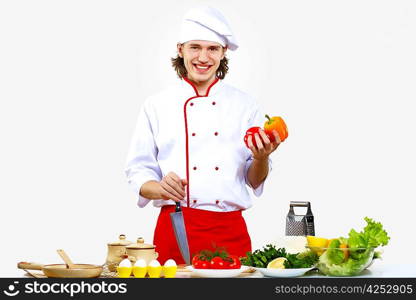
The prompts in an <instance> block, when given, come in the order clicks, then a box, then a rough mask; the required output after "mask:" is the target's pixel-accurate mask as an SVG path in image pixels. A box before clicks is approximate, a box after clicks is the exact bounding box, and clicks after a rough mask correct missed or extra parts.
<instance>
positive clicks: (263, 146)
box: [247, 128, 280, 160]
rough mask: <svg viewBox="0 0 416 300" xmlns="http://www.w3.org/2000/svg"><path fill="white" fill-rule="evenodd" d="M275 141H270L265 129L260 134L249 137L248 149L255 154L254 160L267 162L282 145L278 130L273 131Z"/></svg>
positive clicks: (260, 130) (259, 131)
mask: <svg viewBox="0 0 416 300" xmlns="http://www.w3.org/2000/svg"><path fill="white" fill-rule="evenodd" d="M272 133H273V137H274V141H273V142H272V141H270V139H269V137H268V136H267V134H266V133H265V132H264V130H263V129H261V128H260V129H259V130H258V132H256V133H254V134H250V135H248V137H247V145H248V148H249V149H250V150H251V152H252V153H253V158H254V159H257V160H265V159H267V158H268V157H269V155H270V154H271V153H272V152H273V151H274V150H276V149H277V147H278V146H279V145H280V137H279V134H278V132H277V131H276V130H273V131H272ZM253 138H254V140H253Z"/></svg>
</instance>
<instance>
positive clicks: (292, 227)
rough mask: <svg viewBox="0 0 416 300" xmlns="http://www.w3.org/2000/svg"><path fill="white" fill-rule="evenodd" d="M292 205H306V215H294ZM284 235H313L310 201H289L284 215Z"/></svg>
mask: <svg viewBox="0 0 416 300" xmlns="http://www.w3.org/2000/svg"><path fill="white" fill-rule="evenodd" d="M294 207H307V208H308V210H307V212H306V215H295V211H294V210H293V208H294ZM286 235H315V225H314V222H313V214H312V210H311V203H310V202H307V201H290V209H289V212H288V214H287V216H286Z"/></svg>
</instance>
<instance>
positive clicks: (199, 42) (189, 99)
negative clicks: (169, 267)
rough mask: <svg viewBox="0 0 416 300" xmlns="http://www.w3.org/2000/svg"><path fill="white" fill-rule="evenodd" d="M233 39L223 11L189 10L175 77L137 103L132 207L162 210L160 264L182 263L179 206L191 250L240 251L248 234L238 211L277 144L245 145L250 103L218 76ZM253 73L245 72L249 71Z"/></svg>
mask: <svg viewBox="0 0 416 300" xmlns="http://www.w3.org/2000/svg"><path fill="white" fill-rule="evenodd" d="M237 48H238V43H237V41H236V38H235V36H234V34H233V33H232V31H231V28H230V26H229V24H228V22H227V21H226V19H225V18H224V16H223V15H222V14H221V13H220V12H219V11H218V10H216V9H214V8H211V7H197V8H193V9H191V10H189V11H188V12H187V13H186V14H185V16H184V18H183V21H182V27H181V35H180V39H179V41H178V44H177V53H178V54H177V57H176V58H173V59H172V64H173V67H174V69H175V70H176V72H177V74H178V76H179V78H180V80H178V82H177V84H175V85H173V86H171V87H168V88H166V89H164V90H162V91H160V92H159V93H157V94H156V95H153V96H150V97H148V98H147V99H146V100H145V101H144V104H143V105H142V107H141V110H140V113H139V116H138V121H137V125H136V128H135V131H134V134H133V138H132V142H131V146H130V149H129V152H128V158H127V166H126V175H127V178H128V182H129V184H130V185H131V186H132V187H133V189H134V191H135V193H136V195H137V196H138V206H139V207H145V206H146V205H148V204H149V203H151V204H153V206H155V207H157V208H159V209H160V214H159V217H158V220H157V225H156V228H155V232H154V240H153V243H154V244H155V245H156V248H157V252H158V253H159V258H158V259H159V261H160V262H161V263H162V264H163V263H164V261H166V260H167V259H169V258H173V259H174V260H175V261H176V262H178V263H184V260H183V258H182V256H181V254H180V251H179V248H178V245H177V242H176V239H175V236H174V231H173V228H172V224H171V219H170V216H169V214H170V213H171V212H174V210H175V202H178V201H179V202H181V206H182V211H183V216H184V222H185V226H186V232H187V238H188V242H189V248H190V254H191V257H192V255H194V254H196V253H197V252H199V251H200V250H203V249H213V248H215V247H219V248H223V249H225V250H226V251H227V252H228V253H229V254H233V255H237V256H245V255H246V252H247V251H251V240H250V236H249V234H248V231H247V226H246V223H245V221H244V218H243V216H242V211H244V210H246V209H248V208H249V207H251V206H252V199H251V197H250V194H249V192H248V189H252V191H253V193H254V195H256V196H257V197H258V196H260V195H261V194H262V191H263V185H264V181H265V179H266V177H267V175H268V173H269V170H270V164H271V161H270V159H269V155H270V154H271V153H272V152H273V151H275V150H276V148H277V147H278V145H279V143H280V139H279V136H278V134H277V132H274V136H275V138H276V142H271V141H270V140H269V138H268V137H267V135H266V134H265V133H264V132H263V131H261V132H260V134H255V136H254V139H255V142H256V144H257V147H255V146H253V144H254V141H253V140H252V138H249V141H248V144H249V146H250V149H248V148H247V147H246V145H245V144H244V141H243V139H244V135H245V132H246V130H247V129H248V128H250V127H253V126H259V127H262V125H263V123H264V120H265V118H264V115H263V114H261V113H260V112H259V108H258V105H257V104H256V102H255V100H254V99H253V98H252V97H251V96H249V95H247V94H246V93H244V92H242V91H240V90H238V89H236V88H234V87H232V86H230V85H228V84H226V83H224V82H223V79H224V77H225V76H226V74H227V71H228V65H227V63H228V59H227V58H226V56H225V55H226V53H227V51H229V50H231V51H234V50H236V49H237ZM247 71H250V70H247Z"/></svg>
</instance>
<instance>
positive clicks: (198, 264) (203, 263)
mask: <svg viewBox="0 0 416 300" xmlns="http://www.w3.org/2000/svg"><path fill="white" fill-rule="evenodd" d="M192 265H193V266H194V268H195V269H210V262H209V261H207V260H197V261H195V262H193V261H192Z"/></svg>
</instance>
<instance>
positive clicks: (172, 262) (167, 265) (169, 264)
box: [164, 259, 176, 267]
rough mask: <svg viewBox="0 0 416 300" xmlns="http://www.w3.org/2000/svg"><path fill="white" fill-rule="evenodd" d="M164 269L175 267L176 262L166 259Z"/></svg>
mask: <svg viewBox="0 0 416 300" xmlns="http://www.w3.org/2000/svg"><path fill="white" fill-rule="evenodd" d="M164 266H165V267H176V262H175V261H174V260H173V259H168V260H167V261H166V262H165V264H164Z"/></svg>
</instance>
